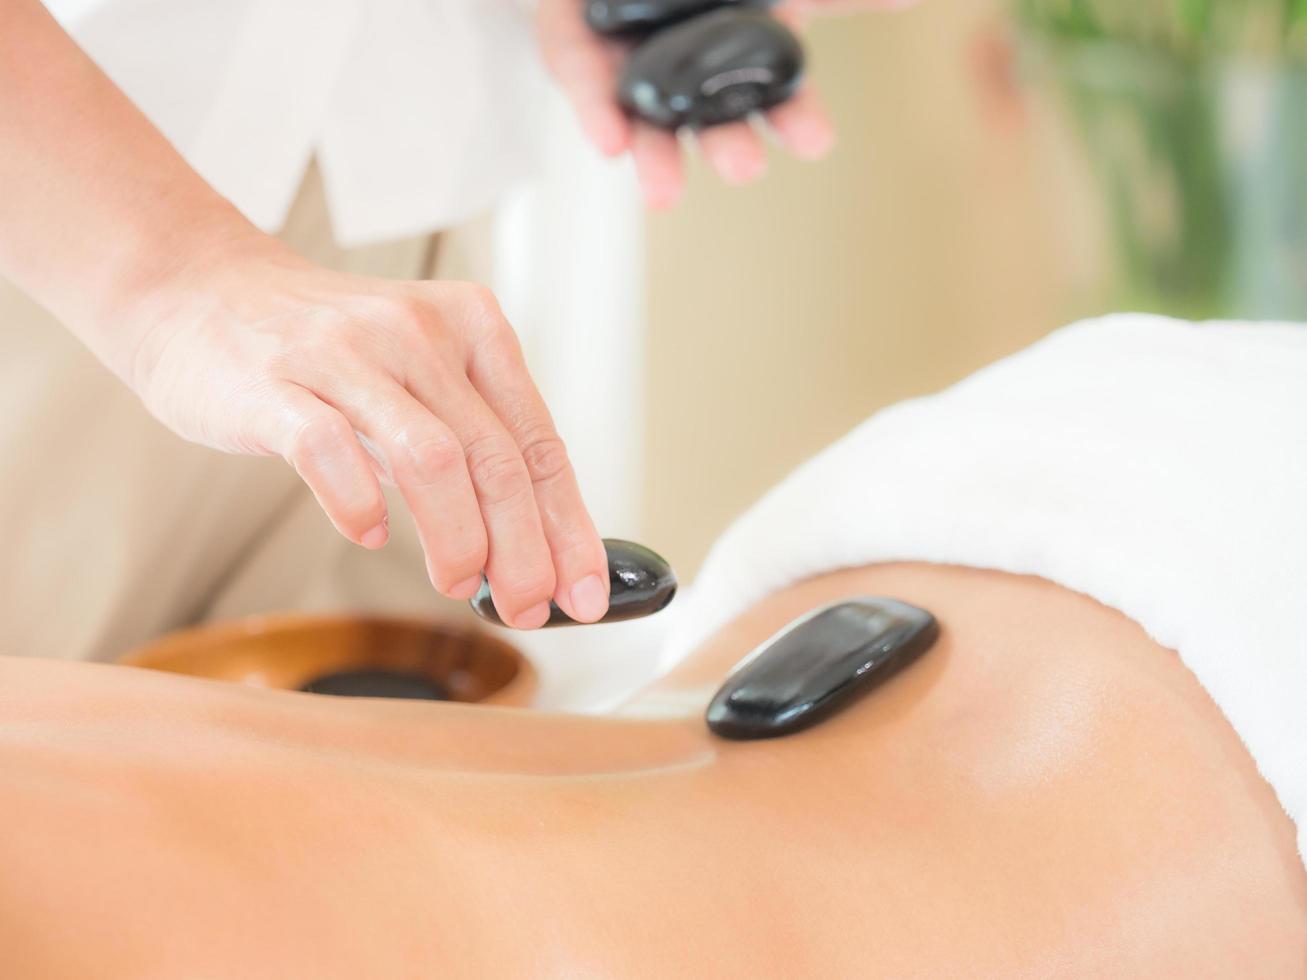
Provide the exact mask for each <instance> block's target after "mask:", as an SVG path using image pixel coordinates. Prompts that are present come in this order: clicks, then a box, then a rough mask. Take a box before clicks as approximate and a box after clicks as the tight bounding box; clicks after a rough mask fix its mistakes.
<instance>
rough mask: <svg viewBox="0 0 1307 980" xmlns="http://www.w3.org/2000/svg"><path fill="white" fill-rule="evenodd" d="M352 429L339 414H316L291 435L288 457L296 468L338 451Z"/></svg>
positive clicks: (352, 435)
mask: <svg viewBox="0 0 1307 980" xmlns="http://www.w3.org/2000/svg"><path fill="white" fill-rule="evenodd" d="M352 438H354V430H353V429H352V428H350V425H349V423H348V422H346V421H345V419H344V417H343V416H340V415H317V416H314V417H313V418H311V419H308V420H307V421H305V422H304V424H303V425H301V426H300V427H299V429H298V430H296V432H295V434H294V436H292V437H291V443H290V459H291V462H292V463H293V464H294V465H295V468H296V469H299V468H300V467H301V466H303V465H305V464H308V463H312V462H315V461H316V460H317V459H319V458H320V457H322V456H323V455H326V454H328V453H332V452H336V451H339V449H340V448H341V447H342V446H343V445H344V444H345V442H346V440H348V439H352Z"/></svg>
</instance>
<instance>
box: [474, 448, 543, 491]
mask: <svg viewBox="0 0 1307 980" xmlns="http://www.w3.org/2000/svg"><path fill="white" fill-rule="evenodd" d="M468 460H469V466H468V470H469V472H470V473H471V475H472V482H473V483H474V484H475V485H476V488H477V491H478V493H479V495H480V496H481V498H482V500H483V501H484V502H485V503H488V504H491V505H498V504H504V503H509V502H511V501H513V500H515V499H517V498H519V497H521V496H522V495H523V494H529V493H530V492H531V478H530V476H529V475H528V474H527V471H526V464H525V463H524V462H522V457H521V456H519V455H518V454H517V453H516V452H514V451H512V450H510V449H509V448H508V447H488V448H485V449H480V450H473V451H472V452H470V453H469V457H468Z"/></svg>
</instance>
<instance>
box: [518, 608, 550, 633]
mask: <svg viewBox="0 0 1307 980" xmlns="http://www.w3.org/2000/svg"><path fill="white" fill-rule="evenodd" d="M548 621H549V603H547V602H542V603H540V604H539V605H535V606H532V607H531V608H530V609H528V610H527V611H526V612H524V613H522V614H521V615H520V616H518V617H517V621H516V622H515V623H514V624H513V625H515V626H516V627H517V628H518V629H520V630H534V629H539V628H540V627H541V626H544V625H545V623H547V622H548Z"/></svg>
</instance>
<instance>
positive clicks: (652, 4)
mask: <svg viewBox="0 0 1307 980" xmlns="http://www.w3.org/2000/svg"><path fill="white" fill-rule="evenodd" d="M775 2H776V0H589V2H588V3H586V5H585V21H586V23H587V24H589V25H590V29H591V30H593V31H597V32H598V33H600V34H648V33H651V32H653V31H657V30H661V29H662V28H664V27H669V26H671V25H672V24H675V23H678V22H679V21H683V20H688V19H689V18H691V17H697V16H698V15H699V14H706V13H707V12H708V11H710V10H716V9H717V8H718V7H770V6H772V5H773V4H774V3H775Z"/></svg>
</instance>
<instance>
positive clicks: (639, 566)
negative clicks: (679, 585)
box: [469, 538, 676, 626]
mask: <svg viewBox="0 0 1307 980" xmlns="http://www.w3.org/2000/svg"><path fill="white" fill-rule="evenodd" d="M604 550H605V551H607V552H608V586H609V590H610V594H609V599H608V614H607V615H606V616H604V618H603V619H601V620H599V622H601V623H620V622H622V621H623V620H627V619H640V618H641V617H643V616H652V615H653V614H654V613H656V612H660V611H662V610H663V609H666V608H667V605H668V604H669V603H670V602H671V601H672V599H673V598H674V597H675V596H676V573H675V572H673V571H672V566H671V565H669V564H667V562H666V560H665V559H663V558H662V557H661V556H660V555H658V554H656V553H655V552H653V551H650V550H649V549H648V548H646V547H645V546H644V545H640V544H636V543H635V542H633V541H619V540H617V539H616V538H605V539H604ZM469 604H470V605H471V606H472V609H473V610H474V611H475V612H476V614H477V615H478V616H480V617H481V618H482V619H484V620H488V621H489V622H492V623H494V624H495V625H497V626H503V625H504V621H503V620H502V619H500V618H499V613H498V612H497V611H496V610H495V603H494V599H493V597H492V596H491V594H490V583H489V582H487V581H486V580H485V579H482V580H481V589H480V590H479V591H478V592H477V594H476V595H474V596H473V597H472V598H471V600H469ZM580 625H581V624H580V623H578V622H577V621H576V620H574V619H572V618H571V617H570V616H568V615H567V613H565V612H563V610H561V609H559V608H558V606H557V604H555V603H552V602H551V603H550V604H549V620H548V621H547V622H546V623H545V626H580Z"/></svg>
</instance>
